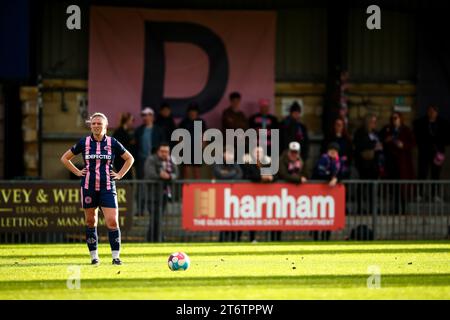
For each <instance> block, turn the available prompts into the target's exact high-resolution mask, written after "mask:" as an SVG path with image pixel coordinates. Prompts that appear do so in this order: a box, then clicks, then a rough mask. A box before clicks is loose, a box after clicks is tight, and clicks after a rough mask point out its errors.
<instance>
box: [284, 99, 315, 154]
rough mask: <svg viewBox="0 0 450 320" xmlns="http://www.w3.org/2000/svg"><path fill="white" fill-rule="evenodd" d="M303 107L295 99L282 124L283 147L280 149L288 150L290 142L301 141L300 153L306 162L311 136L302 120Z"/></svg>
mask: <svg viewBox="0 0 450 320" xmlns="http://www.w3.org/2000/svg"><path fill="white" fill-rule="evenodd" d="M300 117H301V108H300V105H299V104H298V102H297V101H295V102H294V103H293V104H292V105H291V108H290V110H289V116H287V117H286V118H284V119H283V121H282V122H281V125H280V129H281V148H280V151H281V152H282V151H284V150H287V149H288V148H289V143H290V142H292V141H297V142H298V143H300V146H301V148H300V154H301V157H302V159H303V161H304V162H306V160H307V158H308V154H309V137H308V130H307V128H306V126H305V125H303V124H302V123H301V122H300Z"/></svg>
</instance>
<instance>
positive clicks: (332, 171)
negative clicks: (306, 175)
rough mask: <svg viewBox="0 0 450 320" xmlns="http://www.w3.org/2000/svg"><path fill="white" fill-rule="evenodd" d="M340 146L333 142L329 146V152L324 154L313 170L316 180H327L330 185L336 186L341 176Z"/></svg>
mask: <svg viewBox="0 0 450 320" xmlns="http://www.w3.org/2000/svg"><path fill="white" fill-rule="evenodd" d="M339 151H340V147H339V145H338V144H337V143H336V142H332V143H330V144H329V145H328V147H327V152H326V153H324V154H322V155H321V156H320V158H319V160H318V161H317V164H316V166H315V168H314V171H313V176H312V178H313V179H314V180H327V181H329V183H328V184H329V186H330V187H334V186H335V185H336V184H337V182H338V180H339V179H341V178H342V176H341V168H342V166H341V160H340V158H339Z"/></svg>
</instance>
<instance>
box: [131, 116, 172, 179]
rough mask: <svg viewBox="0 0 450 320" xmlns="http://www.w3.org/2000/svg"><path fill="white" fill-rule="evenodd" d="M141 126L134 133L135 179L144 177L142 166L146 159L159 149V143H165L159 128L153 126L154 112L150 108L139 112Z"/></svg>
mask: <svg viewBox="0 0 450 320" xmlns="http://www.w3.org/2000/svg"><path fill="white" fill-rule="evenodd" d="M141 116H142V121H143V124H142V125H141V126H139V127H138V128H137V129H136V131H135V134H134V136H135V139H136V154H137V157H136V162H137V178H138V179H142V178H143V177H144V164H145V160H146V159H147V157H148V156H149V155H150V154H152V153H153V151H154V150H156V148H158V147H159V145H160V144H161V142H164V141H167V140H166V137H165V136H164V132H163V131H162V130H161V128H160V127H159V126H157V125H155V124H154V123H153V122H154V111H153V109H152V108H148V107H147V108H144V109H143V110H142V111H141Z"/></svg>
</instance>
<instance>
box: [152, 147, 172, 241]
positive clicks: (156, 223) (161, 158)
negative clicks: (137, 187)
mask: <svg viewBox="0 0 450 320" xmlns="http://www.w3.org/2000/svg"><path fill="white" fill-rule="evenodd" d="M178 176H179V172H178V167H177V166H176V165H175V163H174V162H173V161H172V159H171V157H170V147H169V144H168V143H165V142H163V143H161V144H160V145H159V146H158V150H157V151H156V154H151V155H149V156H148V157H147V159H146V160H145V165H144V178H145V179H147V180H159V181H161V182H162V183H160V184H156V183H153V184H150V185H149V189H148V190H147V193H148V195H149V203H148V204H149V214H150V224H149V229H148V232H147V240H148V241H154V242H157V241H159V240H160V239H161V238H162V237H160V235H159V233H160V232H159V230H160V222H161V219H160V218H161V217H162V216H163V215H164V214H165V211H166V206H167V201H168V200H170V199H171V198H172V190H171V188H170V182H171V181H174V180H176V179H177V178H178Z"/></svg>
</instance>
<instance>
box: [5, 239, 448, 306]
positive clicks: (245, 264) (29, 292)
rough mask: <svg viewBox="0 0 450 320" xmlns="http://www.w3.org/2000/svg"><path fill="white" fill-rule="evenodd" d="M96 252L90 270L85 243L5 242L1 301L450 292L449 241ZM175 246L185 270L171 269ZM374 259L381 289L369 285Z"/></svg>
mask: <svg viewBox="0 0 450 320" xmlns="http://www.w3.org/2000/svg"><path fill="white" fill-rule="evenodd" d="M99 251H100V259H101V262H102V264H101V265H100V266H97V267H94V266H91V265H90V264H89V260H90V259H89V255H88V253H87V248H86V246H85V245H84V244H48V245H45V244H41V245H0V299H450V242H449V241H443V242H371V243H363V242H328V243H312V242H296V243H290V242H288V243H256V244H251V243H238V244H235V243H233V244H232V243H226V244H220V243H187V244H184V243H183V244H176V243H171V244H132V243H124V244H123V250H122V255H121V257H122V259H123V261H124V265H122V266H112V265H111V257H110V250H109V245H108V244H107V243H103V244H101V245H100V249H99ZM175 251H184V252H186V253H187V254H188V255H189V256H190V258H191V266H190V268H189V270H187V271H179V272H173V271H170V270H169V268H168V266H167V258H168V256H169V254H170V253H172V252H175ZM69 266H79V270H80V279H81V280H80V288H79V289H74V290H72V289H68V288H67V279H68V277H69V276H70V275H71V273H70V271H69V270H68V267H69ZM369 266H377V268H379V270H380V273H381V274H380V276H381V278H380V288H368V286H367V282H368V278H369V276H370V274H369V272H368V268H369ZM369 282H370V281H369ZM69 283H70V281H69ZM72 284H73V283H72Z"/></svg>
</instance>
